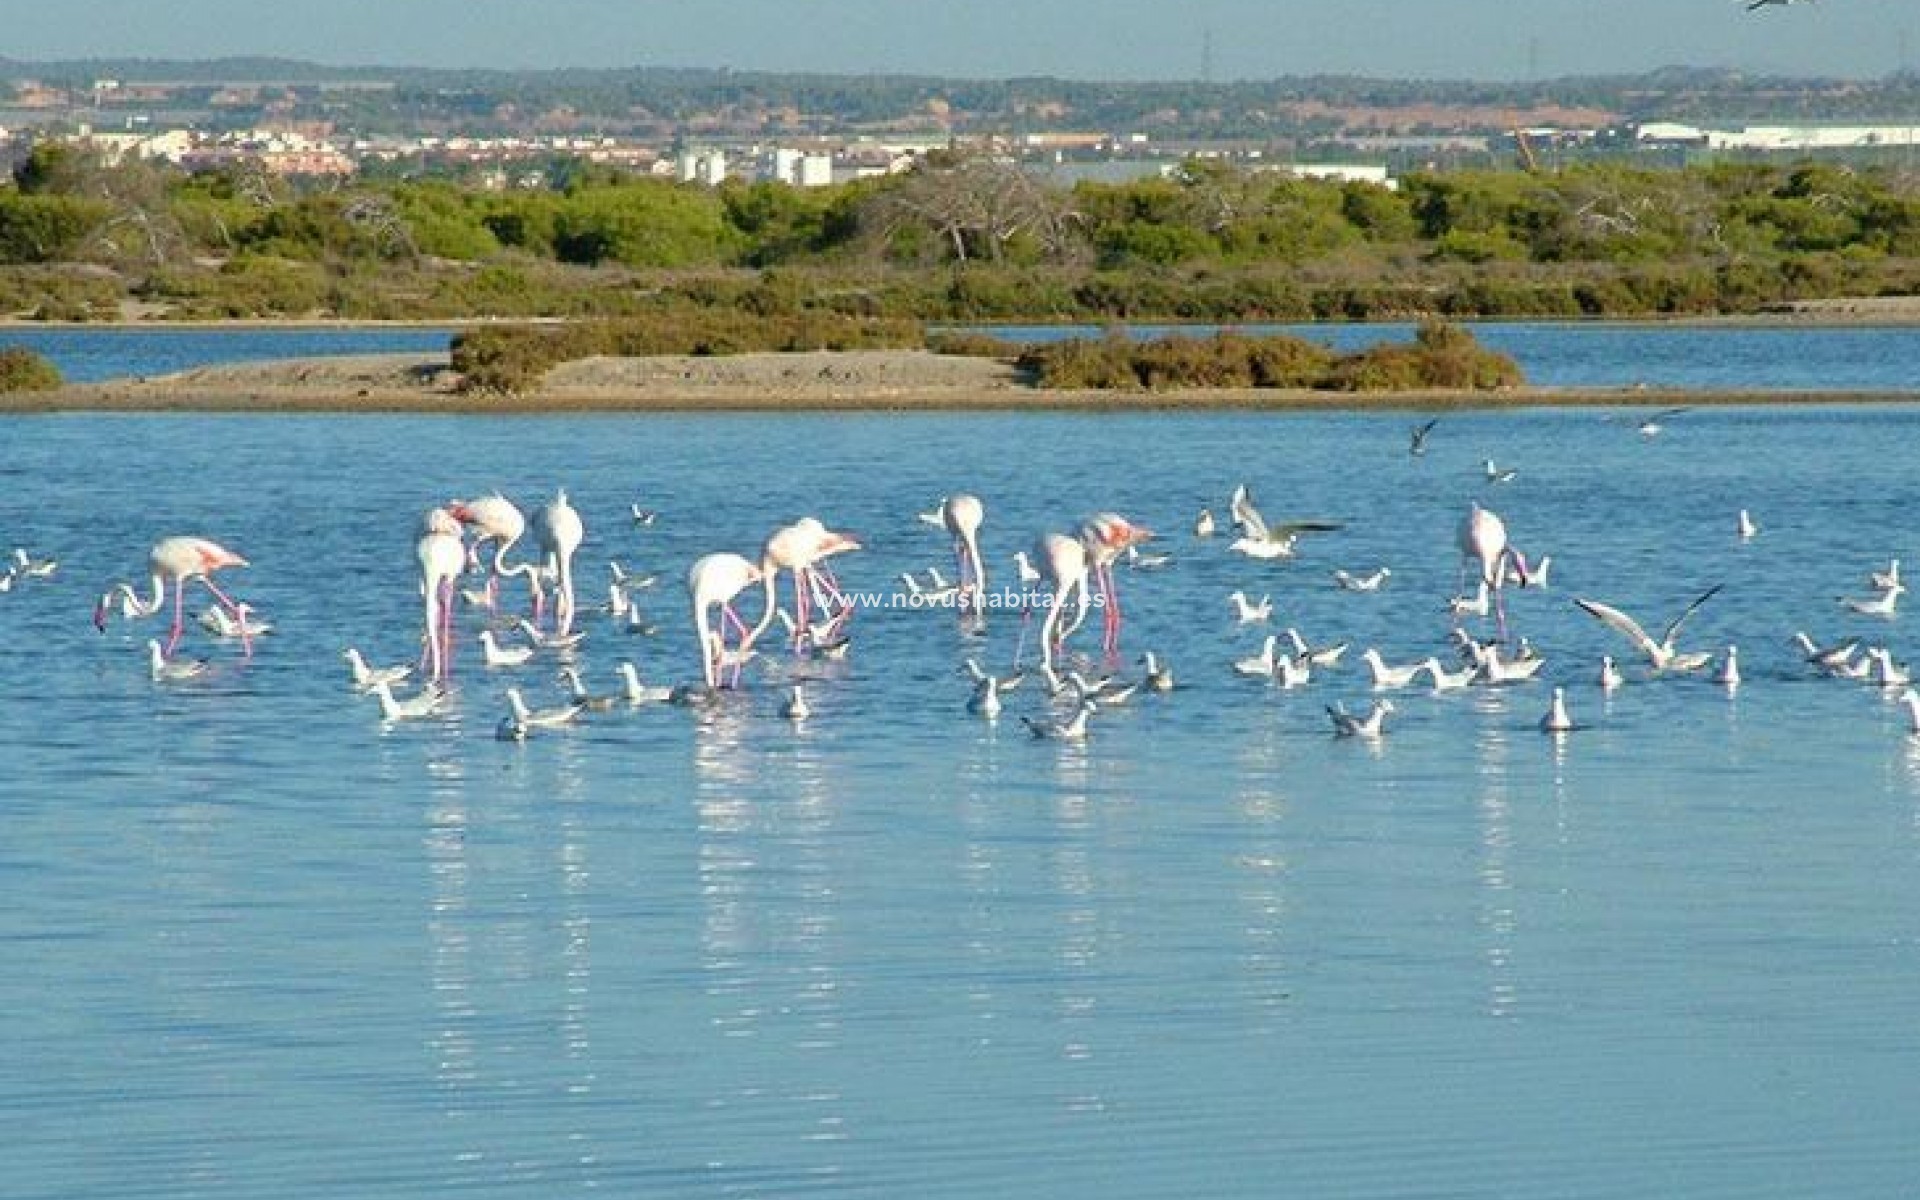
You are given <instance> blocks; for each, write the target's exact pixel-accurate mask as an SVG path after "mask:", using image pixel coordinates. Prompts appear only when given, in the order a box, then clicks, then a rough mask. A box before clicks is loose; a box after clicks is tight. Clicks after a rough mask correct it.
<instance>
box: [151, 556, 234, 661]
mask: <svg viewBox="0 0 1920 1200" xmlns="http://www.w3.org/2000/svg"><path fill="white" fill-rule="evenodd" d="M200 582H201V583H204V584H206V585H207V590H208V591H210V592H212V593H213V598H214V599H215V600H218V601H219V602H220V606H221V607H222V608H224V609H226V610H227V615H228V616H230V617H232V618H233V619H234V620H236V621H238V622H239V623H240V649H241V651H242V653H243V654H245V656H246V657H248V658H252V657H253V635H252V634H251V633H250V632H248V630H247V615H246V614H245V613H243V612H241V611H240V606H239V605H238V604H235V603H234V602H233V601H232V600H230V599H229V598H228V597H227V594H226V593H225V592H223V591H221V590H220V589H219V588H218V587H216V586H214V582H213V580H211V579H208V578H206V577H205V576H202V577H201V579H200ZM179 625H180V622H179V618H178V614H176V615H175V619H174V630H175V632H174V637H175V638H176V639H178V637H179V636H180V635H179ZM168 653H172V651H171V649H169V651H168Z"/></svg>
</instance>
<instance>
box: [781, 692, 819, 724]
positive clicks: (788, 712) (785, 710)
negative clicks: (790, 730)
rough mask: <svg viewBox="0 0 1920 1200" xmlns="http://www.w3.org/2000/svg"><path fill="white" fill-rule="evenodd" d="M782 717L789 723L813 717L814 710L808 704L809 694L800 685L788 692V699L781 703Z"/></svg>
mask: <svg viewBox="0 0 1920 1200" xmlns="http://www.w3.org/2000/svg"><path fill="white" fill-rule="evenodd" d="M780 715H781V716H783V717H785V718H786V719H787V720H789V721H804V720H806V719H807V718H808V717H810V716H812V715H813V708H812V707H811V706H810V705H808V703H807V693H806V692H805V690H803V689H802V688H801V686H800V685H799V684H797V683H796V684H794V685H793V688H792V689H791V690H790V691H788V692H787V698H786V699H785V700H782V701H781V702H780Z"/></svg>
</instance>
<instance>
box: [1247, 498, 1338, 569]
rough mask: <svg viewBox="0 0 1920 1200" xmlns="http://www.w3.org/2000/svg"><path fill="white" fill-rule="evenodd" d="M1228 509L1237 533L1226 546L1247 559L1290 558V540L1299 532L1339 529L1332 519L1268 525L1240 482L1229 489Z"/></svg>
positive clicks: (1292, 548)
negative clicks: (1229, 504) (1230, 504)
mask: <svg viewBox="0 0 1920 1200" xmlns="http://www.w3.org/2000/svg"><path fill="white" fill-rule="evenodd" d="M1229 511H1230V512H1231V513H1232V515H1233V523H1234V524H1235V525H1236V526H1238V527H1239V529H1240V536H1239V537H1237V538H1235V539H1234V541H1233V543H1232V544H1231V545H1229V546H1228V547H1227V549H1229V550H1232V551H1234V552H1235V553H1237V554H1244V555H1246V556H1247V557H1248V558H1292V557H1293V556H1294V554H1295V550H1294V543H1295V542H1296V541H1297V540H1298V539H1299V537H1300V535H1301V534H1303V533H1330V532H1332V531H1333V530H1336V529H1339V528H1340V525H1339V523H1338V522H1334V521H1290V522H1288V523H1287V524H1285V525H1268V524H1267V521H1266V518H1265V517H1262V516H1261V515H1260V510H1259V509H1257V508H1255V507H1254V506H1253V496H1252V494H1251V493H1249V492H1248V491H1247V485H1246V484H1244V483H1243V484H1241V485H1240V486H1239V487H1236V488H1234V489H1233V503H1232V506H1231V508H1230V509H1229Z"/></svg>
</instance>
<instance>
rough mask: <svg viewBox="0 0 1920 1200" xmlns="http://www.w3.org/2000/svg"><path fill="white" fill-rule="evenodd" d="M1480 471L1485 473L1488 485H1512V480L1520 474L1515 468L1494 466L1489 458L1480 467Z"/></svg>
mask: <svg viewBox="0 0 1920 1200" xmlns="http://www.w3.org/2000/svg"><path fill="white" fill-rule="evenodd" d="M1481 469H1482V470H1484V471H1485V472H1486V476H1487V482H1488V483H1512V482H1513V481H1514V478H1515V477H1516V476H1518V475H1519V474H1520V472H1519V470H1518V469H1517V468H1515V467H1496V466H1494V465H1493V460H1492V459H1490V458H1489V459H1487V460H1486V462H1484V463H1483V464H1482V465H1481Z"/></svg>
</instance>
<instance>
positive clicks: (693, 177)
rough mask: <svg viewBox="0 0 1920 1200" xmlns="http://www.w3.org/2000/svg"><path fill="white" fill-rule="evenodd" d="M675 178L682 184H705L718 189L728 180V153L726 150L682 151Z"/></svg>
mask: <svg viewBox="0 0 1920 1200" xmlns="http://www.w3.org/2000/svg"><path fill="white" fill-rule="evenodd" d="M676 166H677V168H678V169H677V171H676V172H675V177H676V178H678V179H679V180H680V182H681V183H704V184H706V185H707V186H708V187H718V186H719V185H720V184H721V183H724V182H725V181H726V178H727V152H726V151H724V150H682V151H681V152H680V157H679V159H678V160H677V163H676Z"/></svg>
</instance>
